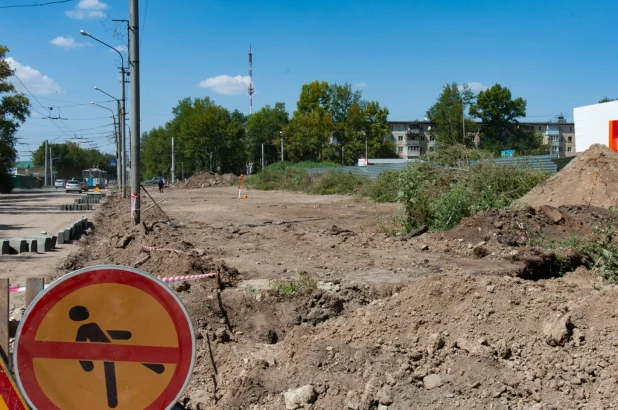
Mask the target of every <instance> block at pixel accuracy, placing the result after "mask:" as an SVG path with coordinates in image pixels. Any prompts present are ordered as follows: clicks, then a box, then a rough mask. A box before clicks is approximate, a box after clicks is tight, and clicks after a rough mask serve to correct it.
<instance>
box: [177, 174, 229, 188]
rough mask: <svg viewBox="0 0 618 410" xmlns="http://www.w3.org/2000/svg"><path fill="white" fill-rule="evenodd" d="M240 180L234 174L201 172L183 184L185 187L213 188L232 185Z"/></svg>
mask: <svg viewBox="0 0 618 410" xmlns="http://www.w3.org/2000/svg"><path fill="white" fill-rule="evenodd" d="M237 181H238V177H237V176H236V175H234V174H223V175H219V174H215V173H214V172H200V173H197V174H195V175H193V176H192V177H190V178H188V179H187V181H186V182H185V183H184V185H182V187H183V188H211V187H224V186H230V185H232V184H234V183H236V182H237Z"/></svg>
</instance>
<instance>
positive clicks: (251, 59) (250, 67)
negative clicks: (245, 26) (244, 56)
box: [249, 44, 255, 114]
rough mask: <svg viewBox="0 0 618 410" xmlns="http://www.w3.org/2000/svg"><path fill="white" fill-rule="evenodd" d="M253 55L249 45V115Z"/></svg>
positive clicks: (251, 94)
mask: <svg viewBox="0 0 618 410" xmlns="http://www.w3.org/2000/svg"><path fill="white" fill-rule="evenodd" d="M254 92H255V90H254V89H253V53H252V52H251V44H249V114H251V112H252V111H253V93H254Z"/></svg>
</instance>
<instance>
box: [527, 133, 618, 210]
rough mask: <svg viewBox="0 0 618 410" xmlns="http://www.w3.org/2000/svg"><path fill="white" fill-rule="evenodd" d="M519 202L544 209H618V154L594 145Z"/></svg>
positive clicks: (603, 146) (605, 147)
mask: <svg viewBox="0 0 618 410" xmlns="http://www.w3.org/2000/svg"><path fill="white" fill-rule="evenodd" d="M519 202H521V203H523V204H528V205H530V206H533V207H537V206H542V205H552V206H556V207H557V206H562V205H591V206H598V207H602V208H609V207H610V206H616V205H618V153H616V152H614V151H612V150H610V149H609V148H607V146H605V145H601V144H594V145H592V146H591V147H590V148H589V149H588V150H586V151H585V152H583V153H581V154H579V155H578V156H577V157H576V158H575V159H573V160H572V161H571V162H570V163H569V164H568V165H567V166H566V167H564V169H562V170H561V171H560V172H559V173H557V174H556V175H554V176H553V177H551V178H549V179H548V180H547V181H545V182H544V183H542V184H540V185H539V186H537V187H535V188H534V189H533V190H532V191H530V192H529V193H528V194H527V195H526V196H524V197H523V198H521V199H520V200H519Z"/></svg>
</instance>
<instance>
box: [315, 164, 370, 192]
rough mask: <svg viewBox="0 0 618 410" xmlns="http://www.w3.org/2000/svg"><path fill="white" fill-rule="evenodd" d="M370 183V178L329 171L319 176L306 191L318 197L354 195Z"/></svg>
mask: <svg viewBox="0 0 618 410" xmlns="http://www.w3.org/2000/svg"><path fill="white" fill-rule="evenodd" d="M370 183H371V181H370V180H369V178H367V177H365V176H360V175H355V174H351V173H349V172H339V171H332V170H329V171H326V172H324V173H323V174H320V175H318V176H317V177H316V180H315V182H314V183H313V184H311V185H309V186H308V187H307V190H306V191H307V192H308V193H310V194H318V195H334V194H352V193H354V192H358V191H359V190H362V189H363V188H364V187H366V186H367V185H369V184H370Z"/></svg>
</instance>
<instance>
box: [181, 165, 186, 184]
mask: <svg viewBox="0 0 618 410" xmlns="http://www.w3.org/2000/svg"><path fill="white" fill-rule="evenodd" d="M180 168H181V170H182V180H183V182H184V180H185V162H184V161H182V162H181V163H180Z"/></svg>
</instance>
